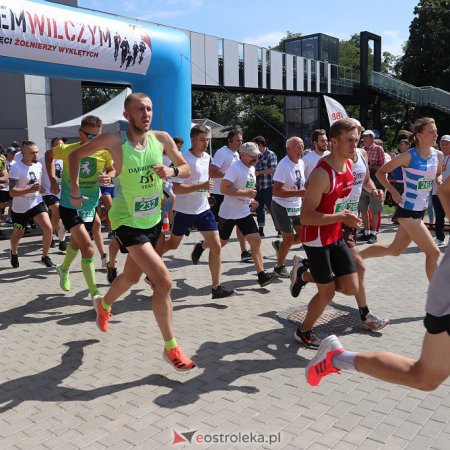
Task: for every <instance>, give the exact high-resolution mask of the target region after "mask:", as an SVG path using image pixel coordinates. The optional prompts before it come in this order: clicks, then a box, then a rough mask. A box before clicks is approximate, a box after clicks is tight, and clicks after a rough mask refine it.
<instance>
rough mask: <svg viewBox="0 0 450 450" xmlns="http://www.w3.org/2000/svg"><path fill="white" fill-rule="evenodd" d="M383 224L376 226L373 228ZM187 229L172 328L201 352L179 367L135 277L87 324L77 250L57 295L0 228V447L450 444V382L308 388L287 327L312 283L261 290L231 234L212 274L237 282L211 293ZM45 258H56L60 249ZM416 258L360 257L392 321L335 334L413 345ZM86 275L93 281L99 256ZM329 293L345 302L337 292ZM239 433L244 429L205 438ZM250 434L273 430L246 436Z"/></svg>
mask: <svg viewBox="0 0 450 450" xmlns="http://www.w3.org/2000/svg"><path fill="white" fill-rule="evenodd" d="M269 220H270V219H269ZM266 234H267V237H266V238H265V239H264V240H263V249H264V254H265V265H266V267H267V268H272V267H273V265H274V262H275V255H274V251H273V249H272V247H271V244H270V243H271V240H272V239H273V238H274V230H273V228H272V227H271V226H269V227H268V228H267V230H266ZM392 237H393V230H392V228H390V227H389V226H385V227H384V229H383V233H382V234H381V235H380V240H381V241H383V242H388V241H389V240H391V239H392ZM198 238H199V235H198V233H196V232H193V233H191V235H190V236H189V237H188V238H185V240H184V241H183V243H182V245H181V246H180V248H179V249H178V250H177V251H176V252H174V253H171V254H169V255H168V257H167V258H166V261H167V265H168V267H169V268H170V272H171V274H172V277H173V303H174V323H175V330H176V337H177V339H178V341H179V343H180V344H181V345H182V346H183V348H184V350H185V351H186V353H187V354H188V355H192V356H193V357H194V358H195V360H196V362H197V363H198V365H199V368H198V369H196V370H195V371H193V372H191V373H188V374H182V373H181V374H180V373H178V372H176V371H174V370H172V369H171V367H170V366H169V365H167V364H166V363H165V362H164V361H163V360H162V357H161V354H162V343H161V338H160V335H159V332H158V329H157V326H156V323H155V320H154V317H153V314H152V312H151V300H150V298H151V297H150V296H151V291H150V289H149V288H148V286H147V285H146V284H145V283H144V282H143V280H141V282H140V283H139V285H137V286H135V287H134V288H133V289H132V290H131V292H129V293H128V294H126V295H125V297H124V298H123V299H121V300H119V301H118V302H117V303H116V304H115V305H114V307H113V313H114V317H113V318H112V320H111V325H110V331H109V332H108V333H107V334H104V333H100V332H99V331H98V330H97V328H96V326H95V323H94V317H95V314H94V311H93V308H92V303H91V301H90V299H89V296H88V292H87V290H86V288H85V285H84V282H83V279H82V274H81V270H80V266H79V261H77V262H75V263H74V265H73V271H72V273H71V278H72V290H71V292H70V293H67V294H65V295H64V294H63V293H62V291H61V290H60V288H59V284H58V278H57V275H56V272H55V271H54V270H49V269H47V268H45V267H43V266H42V265H41V264H40V263H39V260H40V246H39V237H36V236H34V237H28V238H25V239H24V240H23V243H22V245H21V247H20V264H21V266H20V268H19V269H17V270H14V269H11V268H10V266H9V260H8V248H9V245H8V241H1V242H0V286H1V288H0V289H1V303H0V342H1V353H2V365H1V367H0V372H1V376H0V448H1V449H7V448H15V449H28V448H36V449H73V448H76V449H78V448H86V449H103V448H113V449H127V448H134V447H135V448H143V449H153V448H158V447H163V448H177V447H179V448H185V447H191V448H207V447H212V448H256V447H259V448H271V449H272V448H277V449H278V448H286V449H328V448H333V449H343V450H349V449H353V448H360V447H361V448H364V449H366V450H367V449H378V448H386V449H390V450H391V449H401V448H408V449H420V450H421V449H426V448H432V449H442V450H444V449H449V448H450V380H447V381H446V382H445V383H444V385H442V386H441V387H440V388H439V389H437V390H436V391H434V392H430V393H425V392H420V391H414V390H411V389H408V388H405V387H400V386H395V385H390V384H387V383H384V382H380V381H377V380H373V379H370V378H368V377H367V376H364V375H362V374H359V373H356V372H353V373H350V372H346V373H343V374H341V375H339V376H332V377H328V379H326V380H324V381H323V382H322V384H321V385H320V386H319V387H316V388H311V387H310V386H308V385H307V384H306V382H305V378H304V367H305V365H306V363H307V361H308V360H309V359H310V357H312V356H313V355H314V352H313V351H310V350H306V349H303V348H300V347H299V345H298V344H297V343H296V342H295V341H294V340H293V333H294V330H295V327H294V325H292V324H291V323H289V322H288V321H287V320H286V317H287V315H288V313H289V312H290V311H293V310H295V308H296V307H300V306H301V307H304V306H305V305H306V304H307V302H308V301H309V299H310V297H311V296H312V294H313V293H314V286H312V285H311V286H310V285H308V286H307V287H306V288H305V289H304V291H302V293H301V295H300V297H299V298H298V299H294V298H292V297H291V296H290V294H289V280H279V281H278V282H276V283H274V284H272V285H270V286H268V287H267V288H260V287H259V285H258V284H257V282H256V275H255V271H254V267H253V265H252V264H248V263H247V264H244V263H241V262H240V261H239V246H238V244H237V242H236V240H233V242H232V243H230V244H229V245H228V246H226V247H225V249H224V250H223V261H224V262H223V266H222V268H223V282H224V284H225V285H226V286H227V287H233V288H235V289H237V291H238V295H236V296H235V297H232V298H229V299H224V300H218V301H215V300H212V299H211V295H210V287H209V282H210V277H209V271H208V266H207V255H206V254H204V255H203V257H202V260H201V262H200V264H199V265H198V266H192V265H191V264H190V252H191V251H192V248H193V243H194V242H195V241H196V240H197V239H198ZM296 251H299V249H298V248H297V249H296ZM294 253H295V252H294V251H291V253H290V254H289V262H290V259H291V258H292V257H293V255H294ZM52 257H53V259H54V260H55V262H61V261H62V259H63V255H62V253H58V251H57V250H52ZM123 260H124V259H123V257H122V256H120V257H119V266H120V264H121V263H122V262H123ZM424 260H425V258H424V255H423V253H421V252H420V251H418V249H417V248H416V247H415V246H414V245H412V246H410V247H409V248H408V249H407V251H406V252H405V254H403V255H401V256H399V257H396V258H394V257H388V258H384V259H373V260H368V261H367V295H368V299H369V306H370V307H371V308H372V310H373V311H374V312H375V313H376V314H378V315H381V316H385V317H389V318H390V319H391V323H392V325H391V326H389V327H387V328H386V329H385V330H383V331H382V332H380V333H370V332H366V331H363V330H362V329H359V328H358V327H352V328H350V329H348V330H343V329H341V328H339V329H337V334H338V335H339V337H340V339H341V341H342V342H343V344H344V345H345V346H346V347H348V348H349V349H352V350H354V351H366V350H391V351H398V352H401V353H403V354H405V355H408V356H412V357H417V356H418V355H419V353H420V349H421V342H422V337H423V334H424V328H423V325H422V318H423V314H424V305H425V296H426V291H427V280H426V277H425V274H424ZM96 265H97V267H98V268H99V267H100V260H99V259H98V258H97V260H96ZM97 278H98V281H99V284H100V287H101V290H102V291H106V289H107V284H106V275H105V273H104V272H103V271H101V270H100V269H98V271H97ZM443 295H448V293H443ZM335 304H336V305H337V306H336V307H338V308H341V309H345V308H347V309H348V308H349V307H353V306H354V305H355V303H354V300H353V299H351V298H344V297H343V296H341V295H338V296H337V297H336V299H335ZM174 431H175V432H177V433H179V434H180V436H181V437H182V435H181V433H188V432H195V433H194V434H193V435H192V443H191V444H189V442H185V443H178V444H173V442H174ZM239 433H240V436H241V438H243V434H246V436H248V439H253V441H250V442H249V443H246V444H244V443H240V444H238V443H235V442H231V441H230V440H229V441H228V443H222V444H217V443H214V442H209V441H208V440H209V439H211V438H212V436H213V435H214V436H216V439H222V442H224V439H225V436H227V439H235V438H236V437H237V436H239ZM250 433H253V435H250ZM221 435H222V436H221ZM259 435H264V436H265V437H266V439H268V438H269V435H272V437H273V438H279V439H280V441H279V442H276V443H272V444H269V443H268V441H266V442H264V443H262V442H259V443H256V442H255V441H254V440H255V437H256V436H259ZM186 436H187V438H190V437H191V435H186ZM202 437H203V439H204V441H203V442H200V441H201V439H202ZM243 439H245V438H243ZM207 441H208V442H207Z"/></svg>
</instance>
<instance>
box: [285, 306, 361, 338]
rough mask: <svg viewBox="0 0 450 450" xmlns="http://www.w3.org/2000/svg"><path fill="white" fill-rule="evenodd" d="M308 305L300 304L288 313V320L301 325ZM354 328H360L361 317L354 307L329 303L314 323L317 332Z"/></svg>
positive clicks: (342, 332) (350, 329) (346, 330)
mask: <svg viewBox="0 0 450 450" xmlns="http://www.w3.org/2000/svg"><path fill="white" fill-rule="evenodd" d="M307 310H308V306H306V305H305V306H300V307H299V308H296V310H295V311H292V312H290V313H289V314H288V316H287V318H288V320H289V322H291V323H293V324H294V325H297V326H298V325H301V324H302V323H303V320H304V318H305V316H306V311H307ZM354 328H359V329H361V319H360V317H359V311H358V310H357V309H356V308H350V307H348V306H343V305H338V304H336V303H331V304H330V305H328V306H327V307H326V308H325V311H324V312H323V314H322V315H321V316H320V318H319V320H318V321H317V322H316V324H315V325H314V330H315V331H316V332H317V333H318V334H324V335H327V334H346V333H348V332H350V331H352V330H353V329H354Z"/></svg>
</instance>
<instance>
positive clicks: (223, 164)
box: [211, 145, 239, 195]
mask: <svg viewBox="0 0 450 450" xmlns="http://www.w3.org/2000/svg"><path fill="white" fill-rule="evenodd" d="M238 160H239V153H238V152H233V150H230V149H229V148H228V147H227V146H226V145H225V146H223V147H222V148H219V150H217V152H216V154H215V155H214V157H213V159H212V162H211V164H212V165H214V166H217V167H218V168H219V169H220V171H221V172H222V173H225V172H226V171H227V170H228V168H229V167H230V166H231V164H233V163H234V162H236V161H238ZM212 180H213V181H214V188H213V190H212V191H211V192H212V194H219V195H222V193H221V192H220V185H221V184H222V178H213V179H212Z"/></svg>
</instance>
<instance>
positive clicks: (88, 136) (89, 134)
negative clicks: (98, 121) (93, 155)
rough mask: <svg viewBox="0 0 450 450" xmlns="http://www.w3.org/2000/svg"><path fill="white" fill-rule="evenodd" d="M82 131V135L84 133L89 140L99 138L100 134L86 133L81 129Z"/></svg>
mask: <svg viewBox="0 0 450 450" xmlns="http://www.w3.org/2000/svg"><path fill="white" fill-rule="evenodd" d="M80 131H81V132H82V133H84V134H85V135H86V137H87V138H88V139H94V138H95V137H97V136H98V134H92V133H86V131H84V130H81V129H80Z"/></svg>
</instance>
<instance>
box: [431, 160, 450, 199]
mask: <svg viewBox="0 0 450 450" xmlns="http://www.w3.org/2000/svg"><path fill="white" fill-rule="evenodd" d="M448 177H450V155H444V159H443V160H442V181H445V180H446V179H447V178H448ZM438 187H439V185H438V184H437V183H436V182H435V183H434V184H433V191H432V195H437V191H438Z"/></svg>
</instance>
